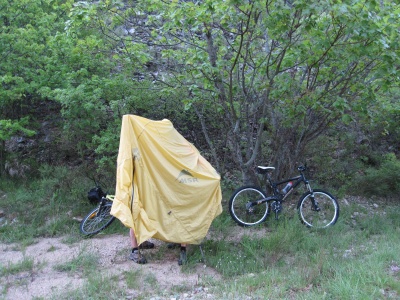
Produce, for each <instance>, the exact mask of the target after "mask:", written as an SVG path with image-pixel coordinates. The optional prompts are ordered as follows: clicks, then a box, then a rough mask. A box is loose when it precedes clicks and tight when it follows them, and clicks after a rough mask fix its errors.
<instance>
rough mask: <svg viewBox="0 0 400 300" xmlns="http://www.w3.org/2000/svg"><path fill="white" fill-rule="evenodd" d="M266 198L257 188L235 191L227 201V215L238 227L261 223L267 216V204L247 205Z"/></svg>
mask: <svg viewBox="0 0 400 300" xmlns="http://www.w3.org/2000/svg"><path fill="white" fill-rule="evenodd" d="M266 197H267V196H266V195H265V194H264V192H263V191H262V190H261V189H260V188H258V187H254V186H244V187H241V188H239V189H237V190H236V191H235V192H234V193H233V195H232V197H231V199H230V200H229V213H230V215H231V217H232V219H233V220H234V221H235V222H236V223H237V224H239V225H240V226H253V225H257V224H259V223H261V222H263V221H264V220H265V219H266V217H267V215H268V209H269V205H268V202H265V203H262V204H259V205H255V206H251V207H249V204H250V203H252V202H254V201H258V200H263V199H265V198H266Z"/></svg>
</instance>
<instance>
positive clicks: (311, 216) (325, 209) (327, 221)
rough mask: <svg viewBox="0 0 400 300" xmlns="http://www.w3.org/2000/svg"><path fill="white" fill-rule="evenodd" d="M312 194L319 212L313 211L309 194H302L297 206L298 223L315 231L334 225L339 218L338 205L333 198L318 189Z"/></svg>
mask: <svg viewBox="0 0 400 300" xmlns="http://www.w3.org/2000/svg"><path fill="white" fill-rule="evenodd" d="M313 194H314V199H315V200H316V201H317V203H318V207H319V209H320V210H319V211H316V210H315V209H313V205H312V202H311V197H310V196H311V195H312V193H311V192H307V193H305V194H303V195H302V196H301V197H300V200H299V202H298V204H297V211H298V215H299V218H300V221H301V222H302V223H303V224H304V225H306V226H307V227H310V228H316V229H320V228H326V227H329V226H332V225H334V224H335V223H336V222H337V220H338V218H339V204H338V202H337V200H336V199H335V197H333V196H332V195H331V194H330V193H328V192H326V191H323V190H318V189H317V190H314V193H313Z"/></svg>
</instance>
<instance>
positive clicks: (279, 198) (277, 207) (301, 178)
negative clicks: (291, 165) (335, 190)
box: [246, 166, 319, 219]
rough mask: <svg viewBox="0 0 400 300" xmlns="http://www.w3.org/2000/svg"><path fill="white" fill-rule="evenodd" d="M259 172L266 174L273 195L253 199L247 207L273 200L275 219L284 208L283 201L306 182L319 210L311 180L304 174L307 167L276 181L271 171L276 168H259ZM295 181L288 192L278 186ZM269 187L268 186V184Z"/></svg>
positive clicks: (314, 205)
mask: <svg viewBox="0 0 400 300" xmlns="http://www.w3.org/2000/svg"><path fill="white" fill-rule="evenodd" d="M257 170H258V172H259V173H260V174H262V175H264V176H265V178H266V182H267V183H268V184H269V186H270V188H271V189H272V192H273V194H274V195H273V196H270V197H266V198H264V199H260V200H256V201H252V202H249V203H247V204H246V209H248V210H251V208H252V207H253V206H256V205H260V204H263V203H266V202H271V203H274V207H272V210H274V211H275V219H278V213H279V212H280V211H281V210H282V202H283V201H285V200H286V198H287V197H288V196H289V195H290V194H291V193H292V191H293V190H294V189H295V188H297V186H298V185H299V184H300V183H302V182H304V185H305V186H306V188H307V190H308V191H310V193H311V194H312V196H311V199H312V203H313V207H314V209H315V210H319V207H318V203H316V202H315V201H314V196H313V189H312V188H311V186H310V183H309V181H308V180H307V178H306V177H305V175H304V173H303V172H304V171H305V170H306V168H305V167H303V166H301V167H299V168H298V170H299V172H300V175H298V176H295V177H292V178H289V179H285V180H282V181H277V182H274V181H273V180H272V178H271V174H270V173H271V171H272V170H274V168H266V169H263V168H257ZM290 181H292V182H294V183H293V185H292V186H291V187H290V188H289V190H288V191H287V192H286V194H282V193H281V192H280V191H279V189H278V186H280V185H282V184H284V183H288V182H290ZM266 188H267V186H266Z"/></svg>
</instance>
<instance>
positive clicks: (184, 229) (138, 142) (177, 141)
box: [111, 115, 222, 244]
mask: <svg viewBox="0 0 400 300" xmlns="http://www.w3.org/2000/svg"><path fill="white" fill-rule="evenodd" d="M117 164H118V165H117V183H116V191H115V200H114V203H113V205H112V209H111V214H112V215H113V216H115V217H117V218H118V219H119V220H120V221H121V222H122V223H123V224H124V225H125V226H127V227H129V228H133V229H134V231H135V233H136V237H137V240H138V243H139V244H141V243H142V242H144V241H146V240H147V239H149V238H155V239H159V240H162V241H167V242H174V243H188V244H200V243H201V242H202V240H203V239H204V237H205V236H206V234H207V232H208V229H209V227H210V225H211V222H212V221H213V219H214V218H215V217H216V216H218V215H219V214H220V213H221V212H222V206H221V199H222V195H221V187H220V175H219V174H218V173H217V172H216V171H215V169H214V168H213V167H212V166H211V164H210V163H209V162H208V161H207V160H206V159H205V158H203V157H202V156H201V155H200V153H199V151H198V150H197V149H196V148H195V147H194V146H193V145H192V144H191V143H189V142H188V141H187V140H186V139H185V138H184V137H183V136H182V135H181V134H179V133H178V131H177V130H176V129H175V128H174V126H173V124H172V123H171V122H170V121H169V120H166V119H164V120H162V121H153V120H149V119H146V118H142V117H139V116H135V115H124V116H123V119H122V128H121V136H120V144H119V152H118V161H117Z"/></svg>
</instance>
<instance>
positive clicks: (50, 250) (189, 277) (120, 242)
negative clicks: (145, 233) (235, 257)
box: [0, 232, 220, 300]
mask: <svg viewBox="0 0 400 300" xmlns="http://www.w3.org/2000/svg"><path fill="white" fill-rule="evenodd" d="M152 242H154V243H155V244H156V248H155V249H151V250H144V251H146V252H147V255H148V256H149V255H150V257H151V255H152V252H153V253H155V252H156V251H158V249H157V248H159V247H163V248H165V249H166V250H168V251H165V253H164V255H163V257H162V258H160V259H156V260H154V261H152V260H149V263H148V264H146V265H138V264H136V263H134V262H132V261H131V260H129V259H128V254H129V247H130V245H129V238H128V236H127V235H126V236H124V235H120V234H113V235H107V234H106V232H105V234H100V235H98V236H95V237H92V238H90V239H84V240H82V241H81V242H78V243H73V244H69V243H64V242H63V238H42V239H40V240H38V242H37V243H35V244H32V245H30V246H28V247H26V248H25V249H24V250H23V251H21V246H20V245H17V244H15V245H5V244H0V265H2V266H4V267H7V266H9V265H10V264H17V263H21V261H23V260H24V258H25V259H26V258H29V259H33V260H34V265H35V266H39V267H34V272H23V273H18V274H17V275H9V276H7V275H6V277H3V278H1V279H0V291H2V290H3V291H4V290H5V289H7V293H6V295H5V296H4V295H3V297H5V298H4V299H15V300H16V299H24V300H25V299H34V298H35V297H43V298H46V297H48V296H49V295H51V294H53V293H57V291H58V292H59V291H62V290H63V289H65V288H68V289H73V288H79V287H80V286H81V285H82V284H83V283H84V280H85V279H84V276H83V277H82V276H80V273H79V272H65V271H57V268H55V266H60V265H62V264H63V263H68V262H70V261H71V260H72V259H73V258H74V257H77V256H78V255H79V253H81V252H82V251H83V250H84V251H85V252H86V251H90V252H92V253H98V255H99V257H100V267H99V270H101V272H102V274H110V275H111V274H113V275H114V274H117V275H118V274H122V273H123V272H124V271H131V270H139V269H142V270H143V269H144V271H145V272H146V274H149V273H151V274H152V275H153V278H155V279H156V282H157V286H158V288H159V289H161V290H169V289H171V287H173V286H185V287H188V288H189V289H191V291H188V292H185V295H184V296H185V297H186V298H190V294H191V293H192V294H193V293H196V294H199V293H202V294H203V296H204V298H212V297H211V295H208V289H207V288H204V286H202V285H199V280H201V278H202V277H204V276H207V277H208V278H210V277H211V278H215V279H219V278H220V276H219V274H218V273H217V272H216V271H215V270H213V269H212V268H210V267H207V266H206V265H205V264H202V263H199V264H198V266H197V268H196V271H195V273H190V274H189V273H187V272H182V270H181V267H180V266H178V257H179V249H167V247H166V245H165V243H163V242H161V241H157V240H152ZM189 247H198V246H189ZM146 252H145V253H146ZM148 256H147V257H148ZM137 293H138V291H131V294H132V295H131V296H132V297H133V298H135V294H136V296H137ZM198 296H200V295H198ZM171 297H172V296H171ZM129 298H130V297H129ZM181 298H182V297H181ZM202 298H203V297H202ZM0 299H2V296H1V295H0ZM131 299H132V298H131ZM156 299H159V298H156ZM167 299H173V297H172V298H167Z"/></svg>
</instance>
